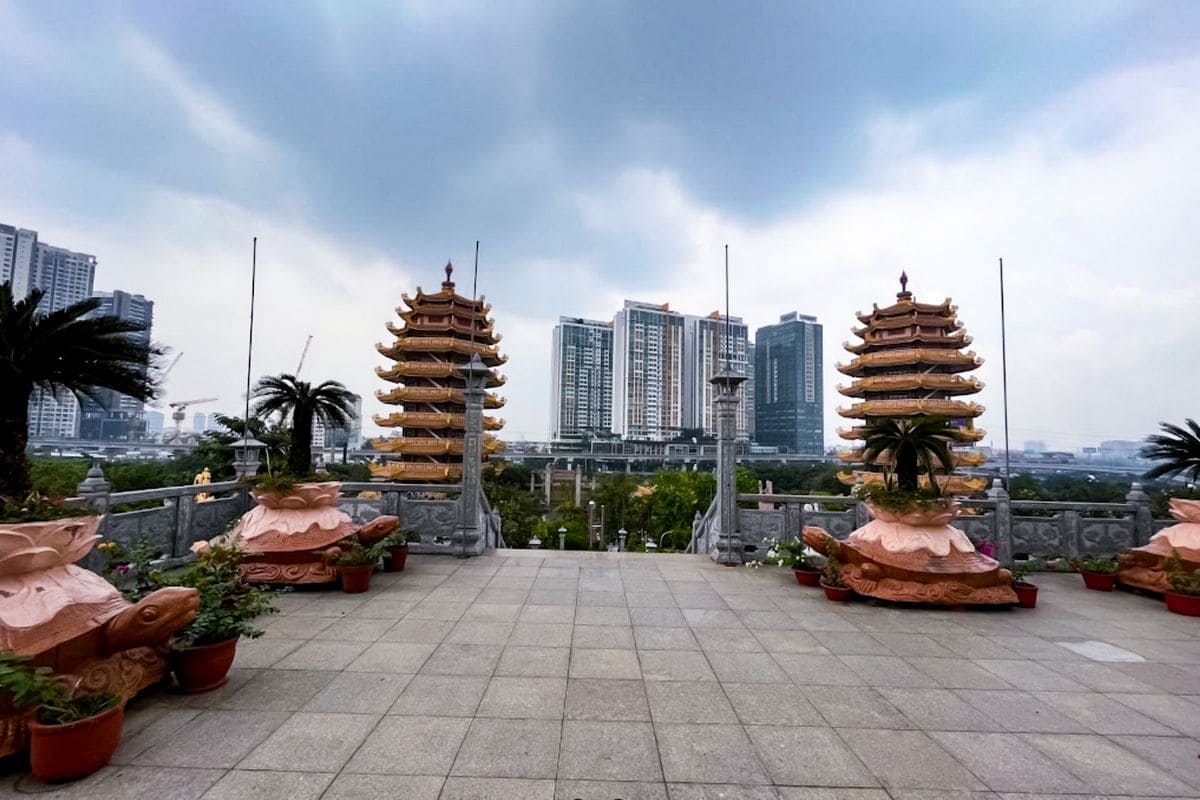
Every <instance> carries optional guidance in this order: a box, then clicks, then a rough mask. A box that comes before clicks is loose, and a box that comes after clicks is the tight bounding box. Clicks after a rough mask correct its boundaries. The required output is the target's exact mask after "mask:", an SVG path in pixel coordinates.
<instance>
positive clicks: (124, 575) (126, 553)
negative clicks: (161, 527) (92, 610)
mask: <svg viewBox="0 0 1200 800" xmlns="http://www.w3.org/2000/svg"><path fill="white" fill-rule="evenodd" d="M96 551H97V552H99V553H100V555H101V556H102V557H103V558H104V567H103V568H102V569H101V570H100V575H101V576H102V577H103V578H104V579H105V580H106V581H108V582H109V583H111V584H112V585H113V586H115V587H117V589H118V590H120V592H121V594H122V595H124V596H125V599H126V600H128V601H129V602H131V603H136V602H137V601H139V600H141V599H142V598H143V597H145V596H146V595H148V594H150V593H151V592H153V591H154V590H155V589H157V588H158V587H159V586H160V585H161V584H160V583H159V581H158V579H157V577H156V576H155V574H154V571H153V570H152V569H151V568H150V564H151V562H153V561H155V560H157V559H158V558H159V557H160V556H161V555H162V554H161V553H160V552H159V549H158V548H157V547H155V546H154V545H152V544H150V543H149V542H147V541H146V540H144V539H142V540H139V541H137V542H135V543H134V544H132V545H130V546H129V547H126V546H125V545H123V544H121V543H120V542H112V541H109V542H101V543H100V544H98V545H96Z"/></svg>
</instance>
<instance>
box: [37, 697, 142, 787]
mask: <svg viewBox="0 0 1200 800" xmlns="http://www.w3.org/2000/svg"><path fill="white" fill-rule="evenodd" d="M124 722H125V704H124V703H121V704H120V705H118V706H116V707H115V708H110V709H109V710H108V711H104V712H102V713H100V714H97V715H96V716H94V717H88V718H87V719H81V720H79V721H78V722H72V723H69V724H67V725H43V724H41V723H40V722H37V721H36V720H30V721H29V766H30V771H31V772H32V773H33V776H34V777H35V778H37V779H38V780H40V781H45V782H46V783H56V782H58V781H69V780H74V779H76V778H82V777H84V776H87V775H91V774H92V773H93V772H95V771H96V770H98V769H100V768H101V767H103V766H104V765H105V764H107V763H108V760H109V759H110V758H112V754H113V753H114V752H116V750H117V745H119V744H120V743H121V726H122V725H123V724H124Z"/></svg>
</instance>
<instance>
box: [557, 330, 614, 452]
mask: <svg viewBox="0 0 1200 800" xmlns="http://www.w3.org/2000/svg"><path fill="white" fill-rule="evenodd" d="M550 376H551V377H550V438H551V439H553V440H554V441H556V442H574V441H580V440H582V439H584V438H585V437H587V436H589V435H596V434H606V433H609V432H611V431H612V427H613V323H611V322H600V321H598V320H593V319H582V318H579V317H559V318H558V324H557V325H555V326H554V335H553V338H552V341H551V345H550Z"/></svg>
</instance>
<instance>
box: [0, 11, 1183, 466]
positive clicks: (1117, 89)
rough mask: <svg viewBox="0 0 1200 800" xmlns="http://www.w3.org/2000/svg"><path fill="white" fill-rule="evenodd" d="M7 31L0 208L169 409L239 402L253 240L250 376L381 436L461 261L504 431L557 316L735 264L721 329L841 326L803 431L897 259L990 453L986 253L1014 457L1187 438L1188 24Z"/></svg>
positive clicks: (400, 16)
mask: <svg viewBox="0 0 1200 800" xmlns="http://www.w3.org/2000/svg"><path fill="white" fill-rule="evenodd" d="M0 27H3V28H4V29H5V30H6V31H7V32H8V33H7V35H6V47H5V48H4V49H3V51H0V70H3V71H4V73H5V74H6V75H12V76H19V79H16V80H11V81H5V82H4V83H3V85H0V109H2V110H0V163H3V164H4V165H5V181H3V182H2V183H0V219H2V220H5V221H12V222H15V223H20V224H22V225H24V226H27V227H29V228H33V229H36V230H38V231H39V233H40V235H41V237H42V238H43V239H45V240H46V241H50V242H56V243H62V244H64V245H66V246H69V247H72V248H77V249H80V250H83V251H86V252H88V253H95V254H96V255H97V257H98V258H99V259H100V261H101V263H102V264H103V265H104V268H103V278H102V279H101V281H100V285H99V287H98V288H103V289H112V288H117V287H124V288H127V289H129V290H131V291H138V292H142V293H144V294H145V295H146V296H148V297H153V298H154V300H155V303H156V308H155V314H156V321H155V322H156V334H155V338H156V339H157V340H159V341H161V342H163V343H164V344H167V345H169V346H171V347H173V348H174V349H175V350H176V351H184V352H186V353H187V357H186V358H185V359H183V361H182V362H181V363H180V365H179V367H178V368H177V369H176V370H175V371H174V372H173V373H172V374H171V376H170V382H169V386H168V394H167V398H166V399H168V400H179V399H187V398H193V397H207V396H216V397H220V398H221V399H220V402H219V403H216V404H213V407H214V408H216V409H219V410H222V411H228V412H231V413H240V410H241V405H242V400H241V395H242V392H243V391H244V381H245V376H244V374H242V375H239V374H237V373H238V372H240V371H241V369H240V368H237V369H235V368H233V367H232V366H231V365H234V364H244V362H245V354H246V353H245V341H246V318H247V316H248V294H249V262H250V239H251V237H252V236H258V237H259V281H260V283H259V294H258V308H257V312H256V313H257V318H258V322H259V325H258V327H257V330H256V348H255V354H254V367H255V369H254V373H255V377H257V376H258V375H261V374H271V373H279V372H291V371H294V370H295V368H296V365H297V363H298V361H299V357H300V353H301V351H302V349H303V346H304V343H305V341H306V337H307V336H308V335H309V334H311V335H313V336H314V340H313V344H312V347H311V349H310V352H309V354H308V357H307V360H306V362H305V366H304V372H303V374H302V376H301V377H308V378H312V379H326V378H330V379H336V380H340V381H342V382H343V383H345V384H346V385H347V387H348V388H350V389H351V390H352V391H355V392H357V393H359V394H362V395H363V396H364V398H365V400H364V409H363V413H364V416H365V417H366V418H367V420H368V421H369V419H370V417H371V415H373V414H377V413H385V412H386V410H387V409H385V408H384V407H383V406H382V404H378V403H377V402H376V401H375V400H374V398H373V392H374V391H375V389H376V388H378V387H377V384H376V382H375V376H374V368H375V367H377V366H382V365H383V363H382V361H381V360H380V359H379V358H378V355H377V354H376V353H375V352H374V350H373V347H372V345H373V344H374V343H375V342H377V341H386V339H387V333H386V331H385V329H384V327H383V326H384V324H385V323H386V322H387V321H388V320H389V319H391V318H392V317H393V309H394V308H395V307H396V306H398V305H400V295H401V294H402V293H403V292H408V293H412V292H413V291H414V289H415V287H416V286H418V285H424V286H425V287H426V288H433V287H435V286H436V284H437V282H438V280H439V271H440V267H441V265H442V264H444V263H445V261H446V259H447V257H449V258H452V259H453V260H454V262H455V264H456V266H457V267H458V268H459V269H460V270H462V272H460V273H459V274H463V273H466V272H469V269H470V265H471V260H472V257H473V248H474V243H475V240H476V239H479V240H481V241H482V248H481V259H480V267H481V268H480V282H479V291H480V293H482V294H486V295H487V297H488V300H489V302H491V303H492V304H493V305H494V307H495V311H494V314H493V315H494V316H495V318H496V328H497V330H498V331H499V332H501V333H503V334H504V336H505V340H504V350H505V352H506V353H507V354H508V355H509V356H510V361H509V363H508V364H506V365H505V367H504V370H503V371H504V372H505V373H506V374H507V375H508V377H509V383H508V384H507V385H506V386H505V389H504V393H505V395H506V396H507V397H508V398H509V405H508V406H507V407H506V408H505V410H504V412H503V416H505V417H506V418H507V419H508V425H507V426H506V428H505V431H504V435H505V437H506V438H509V439H544V438H548V435H549V430H548V424H547V422H548V419H549V417H550V415H549V412H548V404H549V401H550V398H549V391H548V389H547V385H548V382H549V373H550V360H549V359H548V358H547V354H546V343H547V341H548V340H549V339H550V336H551V334H552V331H553V328H554V325H555V323H556V321H557V319H558V317H559V316H560V315H563V314H572V315H579V316H580V317H584V318H591V319H603V318H604V317H605V316H606V315H610V314H612V313H613V311H614V310H615V309H617V308H619V307H620V306H621V303H622V301H623V299H624V298H630V297H636V298H641V299H645V300H651V301H657V302H669V303H671V305H672V306H673V307H678V308H686V309H694V310H697V311H701V312H705V311H707V310H711V309H713V308H724V302H723V287H722V278H723V271H722V267H723V246H724V245H725V244H726V243H728V244H729V246H730V261H731V277H732V282H731V304H730V309H731V311H732V313H733V314H734V315H737V316H741V317H742V318H743V319H744V320H745V322H746V324H747V325H748V326H749V327H750V328H751V329H757V328H758V327H761V326H764V325H767V324H771V323H773V322H774V321H775V320H776V319H777V318H778V316H779V315H780V314H781V313H784V312H786V311H787V310H789V309H797V308H798V309H803V310H804V311H805V313H809V314H813V315H815V316H816V317H817V318H818V319H820V320H821V322H822V324H823V325H824V326H825V327H826V328H827V329H828V335H827V336H826V337H825V338H826V341H825V342H824V343H823V362H824V376H823V377H824V378H825V380H824V391H823V394H824V407H825V424H824V429H825V437H826V442H827V443H833V442H835V441H836V440H835V434H834V433H833V432H834V430H835V429H836V426H837V424H838V422H839V421H838V419H837V417H836V411H835V409H836V407H837V405H838V404H839V402H840V399H839V397H838V396H837V394H836V388H835V387H836V385H837V383H838V380H837V375H836V373H835V372H834V365H835V364H836V363H837V362H839V361H844V360H845V354H844V353H842V352H841V351H840V342H841V340H842V339H844V338H847V337H848V329H849V328H850V327H852V326H853V325H854V324H855V320H854V312H855V311H860V310H864V311H865V310H869V309H870V307H871V304H872V303H873V302H878V303H880V304H885V303H887V302H890V300H891V299H892V298H893V297H894V294H895V292H896V290H897V289H898V286H897V284H896V277H897V276H898V275H899V273H900V271H901V269H907V270H908V274H909V276H910V277H911V278H912V282H911V284H910V287H911V288H912V290H913V291H914V292H915V294H916V296H917V298H918V299H920V300H922V301H927V302H938V301H940V300H941V299H942V298H943V297H945V296H951V297H953V298H954V300H955V302H956V303H957V304H958V306H959V308H960V311H959V316H960V318H961V319H962V320H963V322H964V324H965V325H966V326H967V327H968V329H969V330H971V332H972V335H973V336H974V338H975V343H974V345H973V349H975V350H976V352H978V353H979V355H980V356H981V357H983V358H984V359H985V363H984V365H983V367H982V368H981V369H980V370H979V372H978V374H979V377H980V378H981V380H982V381H984V383H985V384H986V387H985V389H984V391H983V392H982V393H981V394H980V395H979V396H978V399H979V401H980V402H981V403H982V404H983V405H985V406H986V407H987V411H986V412H985V413H984V415H983V416H982V417H981V419H980V423H981V425H982V427H985V428H986V429H987V430H988V431H989V434H988V439H987V440H985V441H984V442H983V444H984V445H987V444H989V443H990V444H993V445H995V446H1000V445H1002V442H1003V439H1002V436H1003V434H1002V427H1003V426H1002V423H1001V413H1000V412H1001V398H1000V325H999V302H998V292H997V288H998V287H997V274H996V259H997V258H999V257H1004V258H1005V267H1006V279H1007V281H1008V285H1007V289H1008V298H1007V299H1008V355H1009V369H1008V373H1009V379H1010V391H1009V395H1010V419H1011V426H1012V444H1013V446H1014V447H1018V446H1019V445H1020V443H1022V442H1023V441H1024V440H1026V439H1030V440H1044V441H1045V442H1046V443H1047V445H1048V446H1049V447H1051V448H1053V449H1075V448H1077V447H1079V446H1082V445H1095V444H1096V443H1098V442H1100V441H1104V440H1136V439H1141V438H1142V437H1144V436H1146V435H1147V434H1149V433H1152V432H1154V431H1155V430H1156V428H1157V425H1158V422H1159V421H1161V420H1167V421H1175V422H1179V421H1181V420H1182V419H1183V418H1185V417H1187V416H1189V415H1190V416H1194V415H1195V411H1194V409H1193V407H1192V406H1193V401H1192V399H1191V398H1194V397H1195V396H1196V395H1197V393H1198V392H1200V377H1198V376H1196V375H1195V374H1194V372H1193V371H1189V370H1187V369H1184V368H1180V363H1179V356H1178V353H1179V352H1180V351H1181V349H1182V348H1181V347H1180V345H1181V344H1184V343H1189V342H1191V341H1194V340H1195V338H1196V336H1197V333H1198V332H1200V330H1198V328H1200V324H1198V323H1197V322H1196V320H1195V315H1194V308H1195V306H1196V302H1197V301H1198V300H1200V276H1198V275H1197V272H1196V270H1195V269H1194V266H1193V265H1192V263H1191V260H1192V254H1193V253H1195V252H1197V250H1198V246H1200V232H1198V231H1196V230H1195V227H1196V226H1195V225H1194V223H1193V221H1192V220H1191V216H1192V214H1191V209H1193V208H1194V207H1196V205H1197V200H1200V187H1196V186H1195V185H1193V184H1194V182H1193V181H1191V180H1190V176H1191V175H1192V174H1195V172H1196V171H1197V169H1198V168H1200V153H1197V151H1196V148H1195V147H1194V142H1195V141H1196V140H1197V139H1198V138H1200V111H1197V110H1196V109H1198V108H1200V59H1198V58H1197V57H1196V56H1195V52H1196V43H1197V41H1198V40H1200V7H1197V6H1196V5H1195V4H1191V3H1169V2H1164V3H1159V4H1155V5H1153V6H1149V5H1139V4H1128V3H1119V2H1118V3H1108V4H1100V5H1097V4H1094V3H1070V2H1066V3H1061V4H1054V5H1053V6H1046V7H1036V8H1031V7H1028V6H1016V5H1011V4H1003V3H1000V4H986V5H985V4H973V3H962V4H957V3H950V4H937V5H936V6H919V7H915V8H912V9H908V10H906V11H901V10H899V9H892V8H891V7H889V6H887V5H884V4H880V5H878V6H875V7H872V8H869V9H867V10H865V11H862V12H861V13H859V12H852V11H851V10H848V9H842V8H837V7H829V6H827V5H826V4H795V5H793V6H790V7H774V8H772V9H770V11H769V13H768V11H767V9H766V7H755V6H751V7H742V8H734V7H728V8H723V7H712V8H709V7H693V6H691V5H684V4H671V3H667V4H663V5H661V6H659V7H655V8H653V9H648V8H641V7H636V6H628V7H625V6H612V7H589V6H575V5H571V4H562V5H556V6H553V7H547V6H544V5H541V4H538V3H528V4H526V3H518V4H516V5H514V6H513V7H511V8H506V9H504V10H503V11H500V10H498V9H484V8H473V7H471V6H468V5H454V4H450V5H448V6H445V7H443V6H440V5H433V4H429V3H425V2H416V1H415V0H414V1H413V2H409V3H404V4H400V5H398V6H396V7H395V8H393V9H381V8H373V7H368V6H363V7H361V8H356V9H344V10H339V11H338V12H337V13H333V12H331V11H329V10H327V9H325V8H324V7H318V6H306V5H303V4H300V5H297V6H295V7H289V8H288V9H286V10H283V9H270V8H267V7H246V8H239V9H235V10H230V11H229V12H228V13H226V14H219V15H216V14H212V13H211V12H210V11H209V10H208V9H205V8H203V7H200V6H195V7H189V6H187V5H179V6H172V7H170V8H166V7H164V8H154V7H146V6H143V7H137V8H130V9H110V8H103V7H95V8H80V7H78V6H76V5H74V4H66V5H57V4H54V3H49V4H37V5H33V4H26V3H16V2H10V1H9V0H0ZM263 31H269V32H270V33H269V35H264V33H263ZM584 32H586V33H584ZM848 64H852V65H853V68H850V67H848V66H846V65H848ZM97 82H102V83H103V85H104V86H105V87H107V88H109V89H112V91H105V92H97V91H95V86H96V85H97ZM715 110H720V112H719V113H718V112H717V111H715ZM81 119H87V120H88V124H87V125H86V126H81V125H80V124H79V121H80V120H81ZM463 284H464V286H465V285H466V282H465V280H464V282H463ZM1151 387H1152V388H1153V391H1149V389H1150V388H1151ZM1130 397H1136V398H1137V402H1130V401H1129V398H1130ZM368 431H369V432H377V429H374V428H372V427H371V426H370V425H369V423H368Z"/></svg>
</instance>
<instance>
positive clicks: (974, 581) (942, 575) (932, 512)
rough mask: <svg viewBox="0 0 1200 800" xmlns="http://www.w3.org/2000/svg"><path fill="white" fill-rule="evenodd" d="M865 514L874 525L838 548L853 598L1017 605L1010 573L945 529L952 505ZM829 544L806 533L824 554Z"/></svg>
mask: <svg viewBox="0 0 1200 800" xmlns="http://www.w3.org/2000/svg"><path fill="white" fill-rule="evenodd" d="M868 508H869V509H870V510H871V515H872V516H873V517H874V519H872V520H871V521H870V522H868V523H867V524H866V525H864V526H862V527H861V528H859V529H858V530H856V531H854V532H853V533H851V534H850V535H849V536H848V537H847V538H846V540H845V541H844V542H838V544H837V556H836V557H837V559H838V561H839V562H840V563H841V565H842V580H843V581H844V582H845V584H846V585H847V586H849V587H850V588H851V589H853V590H854V591H855V592H856V593H857V594H861V595H866V596H868V597H878V598H880V599H882V600H894V601H897V602H903V603H934V604H938V605H950V606H961V605H1007V604H1011V603H1016V602H1017V595H1016V593H1015V592H1014V591H1013V588H1012V573H1010V572H1009V571H1008V570H1006V569H1001V568H1000V564H999V563H998V562H997V561H995V560H994V559H991V558H988V557H987V556H985V555H981V554H980V553H978V552H976V551H975V546H974V545H973V544H972V543H971V540H970V539H968V538H967V535H966V534H965V533H963V532H962V531H960V530H959V529H958V528H955V527H952V526H951V525H950V524H949V523H950V521H951V520H952V519H954V518H955V517H956V516H958V507H957V506H956V505H950V506H947V507H943V508H935V509H920V510H913V511H909V512H906V513H896V512H891V511H885V510H883V509H879V508H875V507H874V506H870V505H868ZM832 538H833V537H831V536H830V535H829V534H828V533H826V532H825V531H824V530H822V529H820V528H814V527H808V528H805V529H804V541H805V542H807V543H808V545H809V546H810V547H812V548H814V549H816V550H819V551H820V552H823V553H826V552H828V547H829V544H828V543H829V541H830V540H831V539H832Z"/></svg>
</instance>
